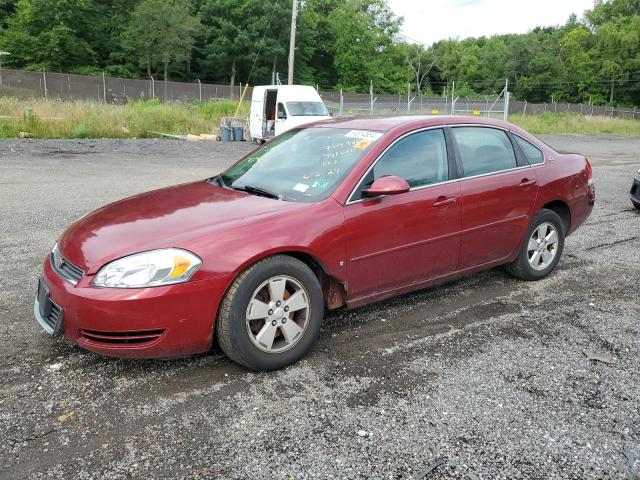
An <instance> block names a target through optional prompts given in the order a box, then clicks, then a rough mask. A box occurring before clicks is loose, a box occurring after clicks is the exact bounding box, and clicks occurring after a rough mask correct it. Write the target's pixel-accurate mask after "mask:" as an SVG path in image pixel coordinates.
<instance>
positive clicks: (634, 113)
mask: <svg viewBox="0 0 640 480" xmlns="http://www.w3.org/2000/svg"><path fill="white" fill-rule="evenodd" d="M636 108H638V107H633V119H634V120H635V119H636Z"/></svg>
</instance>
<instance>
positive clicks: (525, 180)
mask: <svg viewBox="0 0 640 480" xmlns="http://www.w3.org/2000/svg"><path fill="white" fill-rule="evenodd" d="M535 184H536V179H535V178H534V179H533V180H529V179H528V178H523V179H522V181H521V182H520V186H521V187H530V186H531V185H535Z"/></svg>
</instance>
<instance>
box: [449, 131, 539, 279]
mask: <svg viewBox="0 0 640 480" xmlns="http://www.w3.org/2000/svg"><path fill="white" fill-rule="evenodd" d="M451 132H452V137H453V139H454V143H455V146H456V149H457V159H458V169H459V170H460V171H461V172H462V177H463V179H462V180H461V182H460V185H461V193H462V234H461V245H460V264H459V269H460V270H464V269H467V268H473V267H477V266H481V265H484V264H488V263H492V262H497V261H499V260H504V259H507V258H508V257H510V256H511V255H512V254H514V253H515V252H516V251H517V249H518V248H519V247H520V245H521V242H522V238H523V235H524V233H525V230H526V228H527V226H528V225H529V220H530V215H531V210H532V208H533V204H534V202H535V199H536V195H537V191H538V186H537V178H536V173H535V169H533V168H530V167H529V166H528V164H527V163H526V160H525V159H524V158H523V157H522V156H521V155H520V154H518V155H517V154H516V150H515V149H514V146H513V143H512V140H511V136H510V135H509V134H508V133H507V132H506V131H505V130H502V129H499V128H491V127H484V126H483V127H479V126H461V127H452V128H451Z"/></svg>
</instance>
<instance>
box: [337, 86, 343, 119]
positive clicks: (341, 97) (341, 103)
mask: <svg viewBox="0 0 640 480" xmlns="http://www.w3.org/2000/svg"><path fill="white" fill-rule="evenodd" d="M343 108H344V97H343V96H342V89H340V113H339V114H338V115H339V116H340V117H341V116H342V110H343Z"/></svg>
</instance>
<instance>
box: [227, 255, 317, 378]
mask: <svg viewBox="0 0 640 480" xmlns="http://www.w3.org/2000/svg"><path fill="white" fill-rule="evenodd" d="M323 317H324V302H323V295H322V289H321V287H320V283H319V282H318V279H317V277H316V276H315V274H314V273H313V271H312V270H311V269H310V268H309V267H308V266H307V265H306V264H305V263H303V262H301V261H300V260H297V259H295V258H293V257H289V256H286V255H277V256H274V257H269V258H267V259H265V260H262V261H260V262H258V263H256V264H254V265H252V266H251V267H249V268H248V269H246V270H245V271H244V272H242V273H241V274H240V275H239V276H238V278H237V279H236V280H235V281H234V283H233V285H232V286H231V287H230V288H229V291H228V292H227V294H226V295H225V297H224V299H223V301H222V305H221V308H220V315H219V317H218V320H217V322H216V338H217V340H218V344H219V345H220V348H221V349H222V351H223V352H224V353H225V354H226V355H227V356H228V357H229V358H230V359H231V360H233V361H235V362H237V363H239V364H241V365H244V366H245V367H248V368H251V369H253V370H275V369H278V368H282V367H284V366H287V365H289V364H291V363H294V362H295V361H297V360H298V359H300V357H302V356H303V355H304V354H305V353H307V352H308V351H309V349H310V348H311V346H312V345H313V343H314V342H315V340H316V338H317V337H318V335H319V333H320V326H321V325H322V320H323Z"/></svg>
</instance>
